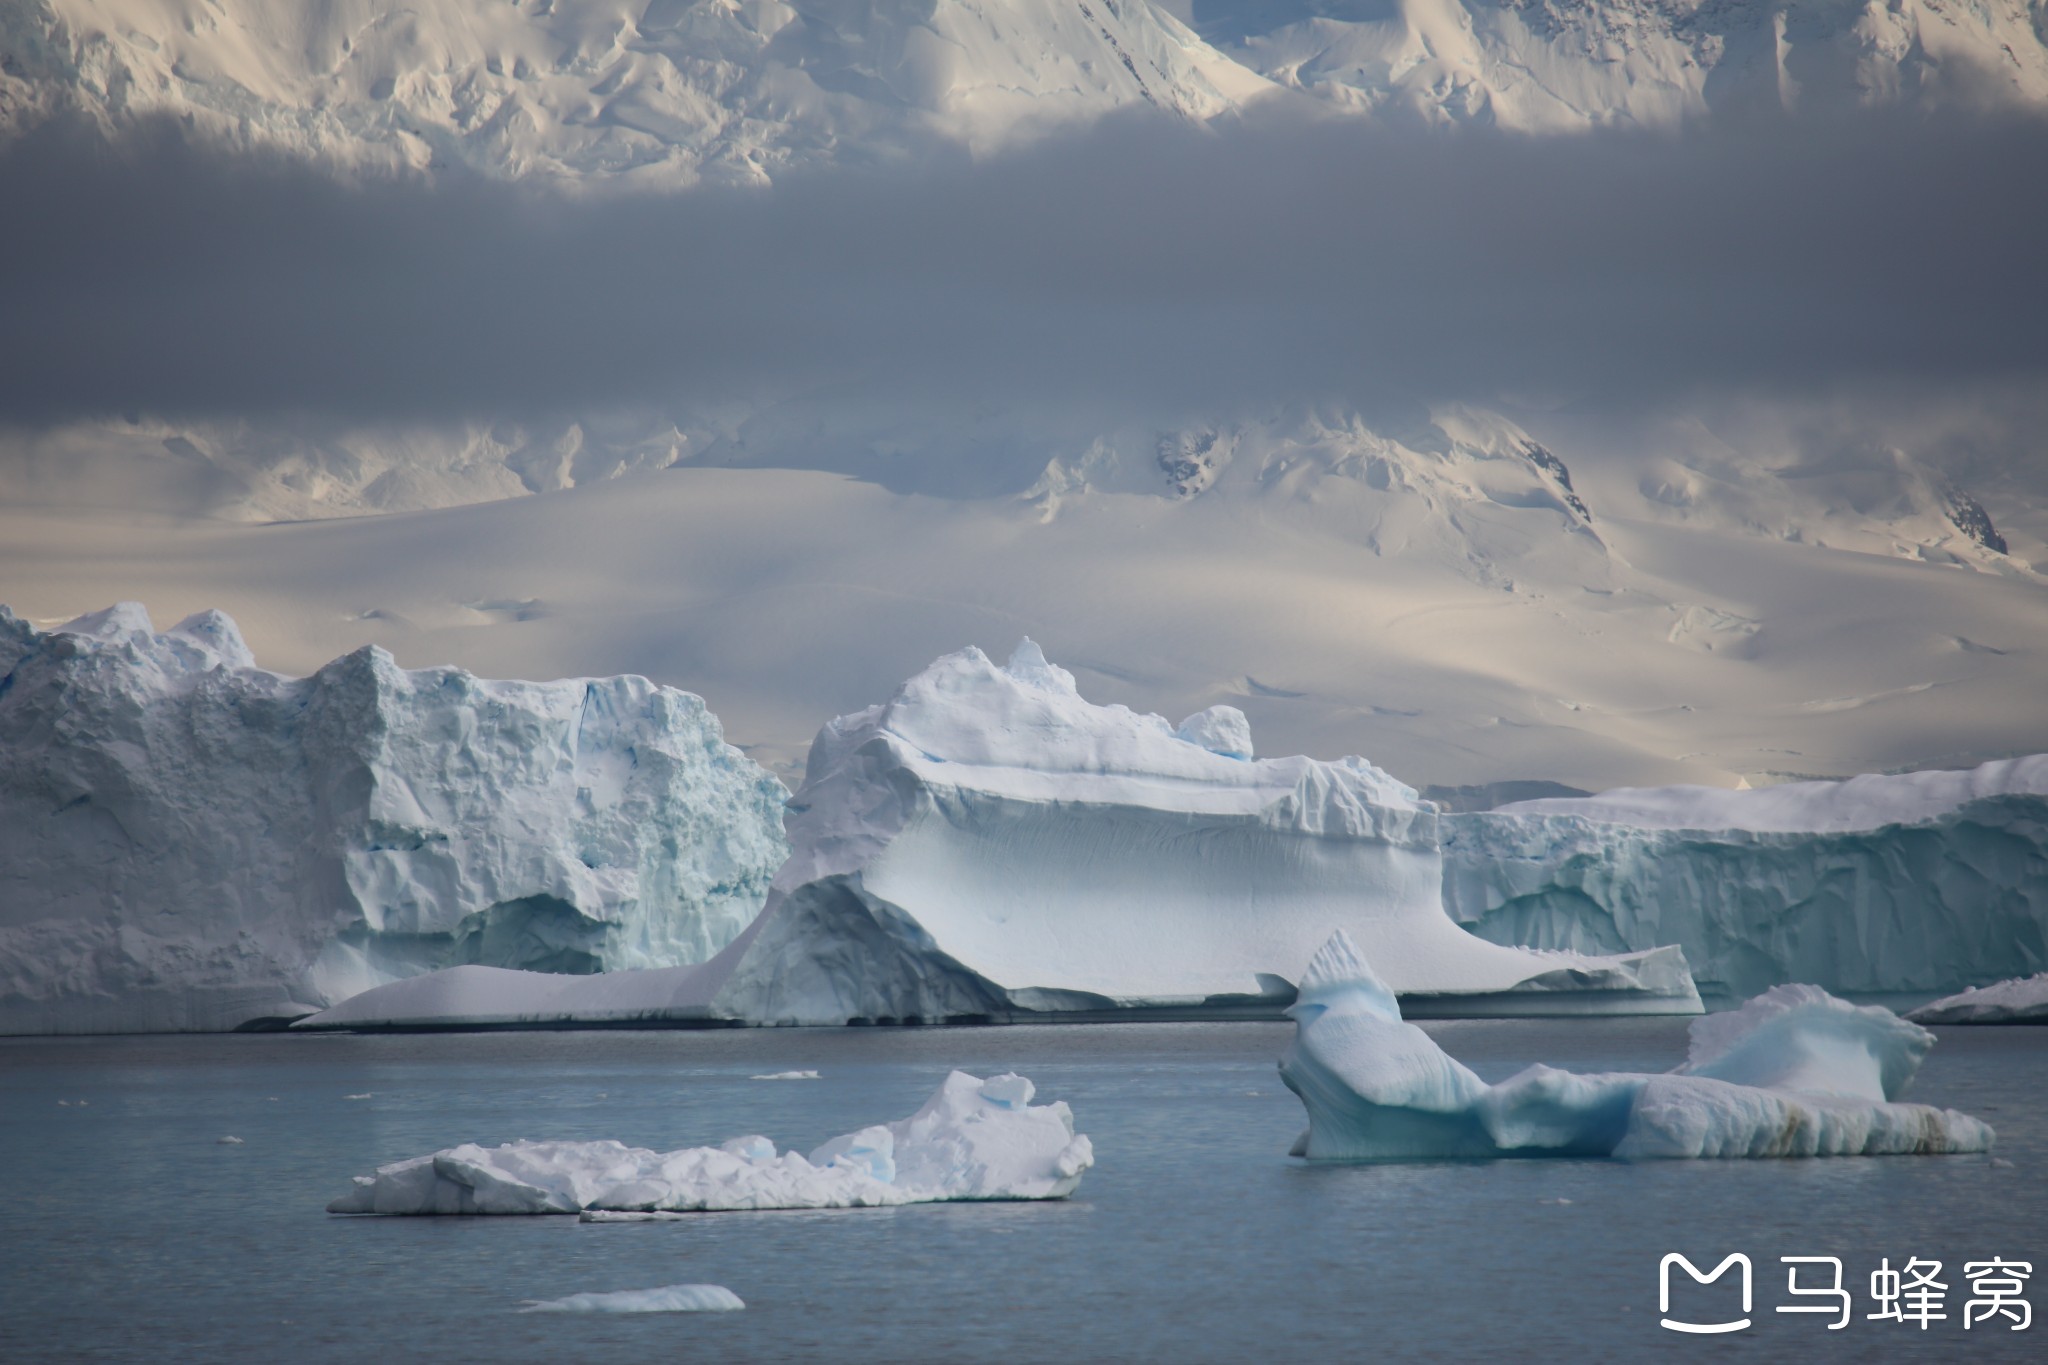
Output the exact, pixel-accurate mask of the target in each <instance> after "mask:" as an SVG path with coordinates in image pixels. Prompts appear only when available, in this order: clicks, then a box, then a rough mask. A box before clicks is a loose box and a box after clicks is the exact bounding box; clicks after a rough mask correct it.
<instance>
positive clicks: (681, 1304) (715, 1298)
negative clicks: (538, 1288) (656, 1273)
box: [519, 1284, 746, 1313]
mask: <svg viewBox="0 0 2048 1365" xmlns="http://www.w3.org/2000/svg"><path fill="white" fill-rule="evenodd" d="M745 1307H746V1304H744V1303H742V1302H740V1296H739V1295H737V1294H735V1293H733V1292H732V1291H731V1290H730V1289H727V1288H726V1287H725V1286H724V1285H722V1284H670V1285H663V1286H661V1287H660V1288H658V1289H620V1290H616V1291H614V1292H612V1293H609V1294H598V1293H589V1294H571V1295H569V1296H568V1297H567V1298H562V1299H543V1300H538V1301H529V1302H528V1304H527V1306H526V1307H524V1308H522V1309H520V1310H519V1311H520V1312H522V1313H731V1312H734V1311H736V1310H738V1309H741V1308H745Z"/></svg>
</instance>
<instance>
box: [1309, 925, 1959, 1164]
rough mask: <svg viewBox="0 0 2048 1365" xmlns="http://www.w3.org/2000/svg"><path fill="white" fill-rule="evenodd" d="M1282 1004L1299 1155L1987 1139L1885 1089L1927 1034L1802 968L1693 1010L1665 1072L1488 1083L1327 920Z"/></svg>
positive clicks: (1906, 1069)
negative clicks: (1419, 1023)
mask: <svg viewBox="0 0 2048 1365" xmlns="http://www.w3.org/2000/svg"><path fill="white" fill-rule="evenodd" d="M1288 1012H1289V1013H1290V1014H1291V1015H1293V1016H1294V1020H1295V1035H1294V1040H1293V1042H1292V1044H1291V1045H1290V1046H1289V1047H1288V1050H1287V1054H1286V1056H1285V1057H1283V1058H1282V1059H1281V1062H1280V1077H1281V1079H1282V1080H1283V1081H1285V1082H1286V1084H1287V1087H1288V1089H1290V1090H1292V1091H1294V1093H1295V1094H1296V1095H1297V1096H1299V1097H1300V1099H1301V1102H1302V1105H1303V1107H1304V1108H1306V1109H1307V1110H1308V1116H1309V1126H1308V1130H1307V1131H1306V1132H1304V1133H1303V1134H1302V1135H1301V1138H1300V1140H1299V1141H1298V1142H1297V1143H1296V1144H1295V1148H1294V1153H1293V1154H1294V1155H1295V1156H1305V1157H1309V1158H1311V1159H1321V1160H1352V1161H1357V1160H1377V1161H1428V1160H1442V1159H1445V1158H1459V1157H1463V1158H1481V1157H1504V1156H1520V1157H1538V1156H1566V1157H1597V1156H1618V1157H1625V1158H1629V1159H1633V1160H1644V1159H1656V1158H1698V1157H1786V1156H1880V1155H1891V1154H1899V1153H1923V1154H1928V1153H1948V1152H1982V1151H1988V1150H1990V1147H1991V1143H1992V1137H1993V1135H1992V1131H1991V1129H1990V1127H1989V1126H1988V1125H1986V1124H1984V1123H1983V1122H1981V1121H1979V1120H1977V1119H1974V1118H1971V1117H1970V1116H1969V1115H1967V1114H1960V1113H1957V1112H1956V1111H1955V1110H1953V1109H1933V1108H1930V1107H1928V1106H1926V1105H1918V1104H1899V1103H1896V1102H1895V1101H1896V1100H1897V1098H1898V1096H1899V1094H1900V1092H1901V1091H1903V1090H1904V1089H1905V1087H1906V1085H1907V1084H1908V1082H1910V1081H1911V1080H1912V1078H1913V1074H1914V1072H1916V1071H1917V1070H1918V1069H1919V1066H1920V1062H1921V1059H1922V1058H1924V1057H1925V1056H1926V1055H1927V1050H1928V1049H1929V1048H1930V1047H1932V1046H1933V1044H1934V1036H1933V1035H1932V1034H1930V1033H1928V1032H1927V1030H1925V1029H1923V1028H1920V1027H1919V1026H1918V1025H1915V1024H1909V1023H1907V1022H1905V1021H1904V1020H1902V1019H1900V1018H1899V1017H1898V1016H1897V1015H1895V1014H1893V1013H1892V1012H1891V1011H1889V1010H1885V1009H1880V1008H1877V1007H1874V1006H1861V1007H1859V1006H1856V1005H1851V1004H1849V1003H1847V1002H1846V1001H1842V1000H1837V999H1835V998H1834V997H1833V996H1831V995H1829V994H1827V992H1825V991H1822V990H1820V989H1818V988H1816V987H1813V986H1780V987H1778V988H1777V989H1775V990H1773V991H1771V992H1769V993H1768V994H1766V995H1762V996H1759V997H1758V998H1756V999H1754V1000H1751V1001H1750V1002H1749V1003H1747V1004H1746V1005H1744V1006H1743V1007H1742V1008H1741V1009H1739V1010H1734V1011H1731V1012H1729V1013H1725V1014H1713V1015H1708V1016H1706V1017H1704V1018H1701V1019H1697V1020H1695V1021H1694V1022H1693V1025H1692V1045H1691V1049H1690V1055H1689V1057H1688V1059H1687V1062H1686V1064H1685V1065H1684V1066H1682V1067H1680V1068H1678V1069H1677V1070H1676V1071H1674V1072H1669V1073H1666V1074H1663V1075H1649V1076H1645V1075H1629V1074H1623V1073H1611V1074H1601V1075H1585V1076H1582V1075H1577V1074H1574V1073H1572V1072H1569V1071H1558V1070H1556V1069H1554V1068H1551V1067H1547V1066H1541V1065H1538V1066H1532V1067H1530V1068H1528V1069H1527V1070H1526V1071H1522V1072H1520V1073H1518V1074H1516V1075H1514V1076H1511V1077H1509V1078H1508V1079H1507V1080H1505V1081H1502V1082H1501V1083H1500V1084H1499V1085H1488V1084H1487V1083H1486V1082H1485V1081H1483V1080H1481V1079H1480V1078H1479V1077H1478V1076H1477V1075H1476V1074H1474V1073H1473V1072H1472V1071H1471V1070H1470V1069H1468V1068H1467V1067H1465V1066H1463V1065H1461V1064H1460V1063H1459V1062H1458V1061H1456V1060H1455V1059H1454V1058H1452V1057H1450V1056H1449V1055H1447V1054H1446V1053H1445V1052H1444V1051H1443V1049H1441V1048H1440V1047H1438V1046H1437V1044H1436V1041H1435V1040H1434V1039H1433V1038H1431V1037H1430V1036H1429V1035H1428V1034H1427V1033H1424V1032H1423V1031H1422V1030H1421V1029H1419V1028H1417V1027H1415V1026H1414V1025H1413V1024H1409V1023H1405V1022H1403V1020H1402V1018H1401V1011H1400V1008H1399V1007H1398V1006H1397V1005H1396V1003H1395V1001H1394V996H1393V992H1392V991H1391V990H1389V989H1388V987H1387V985H1386V984H1385V983H1384V982H1382V981H1381V980H1380V979H1379V978H1378V977H1377V976H1376V975H1374V973H1373V970H1372V968H1371V967H1369V966H1368V965H1367V964H1366V960H1365V959H1364V958H1363V957H1362V956H1361V955H1360V954H1359V951H1358V949H1357V946H1356V945H1355V944H1353V943H1352V942H1351V940H1350V939H1349V938H1348V937H1346V936H1345V935H1344V934H1343V933H1342V932H1341V931H1340V932H1339V933H1338V934H1336V935H1334V936H1332V938H1331V939H1330V941H1329V942H1328V943H1326V944H1325V945H1323V947H1322V948H1321V949H1319V950H1318V951H1317V953H1316V955H1315V957H1314V959H1313V960H1312V961H1311V962H1310V963H1309V967H1308V970H1307V971H1306V972H1305V973H1304V974H1303V976H1302V982H1301V999H1300V1000H1299V1001H1297V1002H1296V1003H1295V1004H1294V1006H1293V1007H1292V1008H1291V1009H1290V1010H1289V1011H1288Z"/></svg>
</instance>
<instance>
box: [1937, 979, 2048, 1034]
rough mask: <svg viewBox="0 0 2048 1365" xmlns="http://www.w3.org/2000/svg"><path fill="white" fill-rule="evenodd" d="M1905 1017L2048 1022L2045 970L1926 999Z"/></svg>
mask: <svg viewBox="0 0 2048 1365" xmlns="http://www.w3.org/2000/svg"><path fill="white" fill-rule="evenodd" d="M1906 1017H1907V1018H1908V1019H1911V1020H1912V1021H1913V1022H1914V1023H1916V1024H2048V972H2039V973H2036V974H2035V975H2033V976H2021V977H2014V978H2013V979H2012V980H2010V981H1999V982H1996V983H1994V984H1992V985H1989V986H1979V987H1976V988H1975V989H1973V990H1967V991H1964V992H1962V993H1961V994H1959V995H1951V996H1948V997H1946V998H1944V999H1941V1000H1933V1001H1929V1002H1928V1003H1927V1004H1925V1005H1922V1006H1921V1007H1920V1008H1919V1009H1917V1010H1913V1011H1912V1012H1910V1013H1909V1014H1907V1015H1906Z"/></svg>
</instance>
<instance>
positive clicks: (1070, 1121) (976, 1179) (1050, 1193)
mask: <svg viewBox="0 0 2048 1365" xmlns="http://www.w3.org/2000/svg"><path fill="white" fill-rule="evenodd" d="M1034 1093H1035V1091H1034V1089H1033V1087H1032V1084H1031V1082H1030V1081H1028V1080H1026V1079H1025V1078H1024V1077H1022V1076H1017V1075H1002V1076H992V1077H990V1078H989V1079H988V1080H985V1081H984V1080H978V1079H976V1078H975V1077H973V1076H970V1075H968V1074H967V1073H965V1072H963V1071H955V1072H953V1073H952V1074H951V1075H949V1076H948V1077H946V1080H945V1083H944V1084H943V1085H941V1086H940V1087H939V1089H938V1093H936V1094H934V1095H933V1096H932V1098H931V1099H930V1100H928V1101H926V1103H925V1106H924V1107H923V1108H922V1109H920V1110H918V1111H917V1112H916V1113H915V1114H913V1115H911V1116H910V1117H909V1118H907V1119H903V1120H900V1121H898V1122H896V1123H887V1124H877V1125H875V1126H873V1127H869V1128H863V1129H861V1130H860V1131H858V1132H854V1133H846V1134H843V1135H842V1136H839V1137H836V1138H832V1139H831V1140H829V1141H828V1142H826V1143H825V1144H824V1145H822V1146H820V1147H818V1148H817V1149H816V1150H815V1151H813V1152H812V1153H811V1154H810V1155H809V1156H808V1157H805V1156H804V1155H802V1154H801V1153H798V1152H783V1153H780V1154H778V1153H777V1152H776V1150H775V1144H774V1143H772V1142H770V1141H769V1140H768V1139H767V1138H765V1137H758V1136H755V1137H743V1138H734V1139H732V1140H731V1141H729V1142H726V1143H724V1144H722V1145H720V1146H717V1147H690V1148H685V1149H684V1150H682V1151H677V1152H653V1151H648V1150H646V1149H645V1148H639V1147H628V1146H626V1145H624V1144H623V1143H619V1142H611V1141H600V1142H510V1143H506V1144H505V1145H503V1146H500V1147H479V1146H477V1145H476V1144H474V1143H464V1144H463V1145H461V1146H459V1147H450V1148H447V1149H445V1150H443V1151H439V1152H435V1153H433V1154H431V1155H429V1156H421V1157H414V1158H412V1159H411V1160H409V1161H399V1162H394V1163H392V1164H391V1165H388V1166H381V1167H379V1168H378V1169H377V1173H376V1174H375V1175H367V1176H357V1177H356V1180H355V1188H354V1189H353V1190H351V1191H350V1192H349V1193H347V1194H345V1195H343V1196H342V1197H341V1198H339V1199H337V1200H335V1201H334V1202H333V1203H331V1204H329V1205H328V1206H327V1211H328V1212H329V1213H383V1214H430V1213H444V1214H468V1213H497V1214H541V1213H582V1212H586V1211H601V1212H613V1213H627V1214H632V1213H638V1214H649V1213H700V1212H711V1211H725V1210H738V1209H842V1208H875V1207H883V1206H888V1205H896V1204H925V1203H934V1202H938V1201H944V1200H969V1199H1064V1198H1066V1197H1067V1196H1068V1195H1069V1194H1072V1193H1073V1192H1074V1189H1075V1187H1076V1186H1077V1185H1079V1184H1080V1183H1081V1174H1082V1172H1084V1171H1086V1170H1087V1169H1088V1168H1089V1167H1090V1166H1092V1165H1093V1164H1094V1162H1095V1156H1094V1151H1093V1149H1092V1148H1091V1147H1090V1146H1089V1143H1088V1139H1087V1137H1086V1136H1085V1135H1083V1134H1079V1133H1076V1132H1075V1131H1074V1115H1073V1111H1071V1110H1070V1109H1068V1108H1067V1106H1066V1103H1065V1102H1064V1101H1060V1100H1055V1101H1054V1102H1053V1103H1051V1104H1038V1105H1034V1104H1032V1103H1031V1097H1032V1095H1033V1094H1034Z"/></svg>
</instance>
